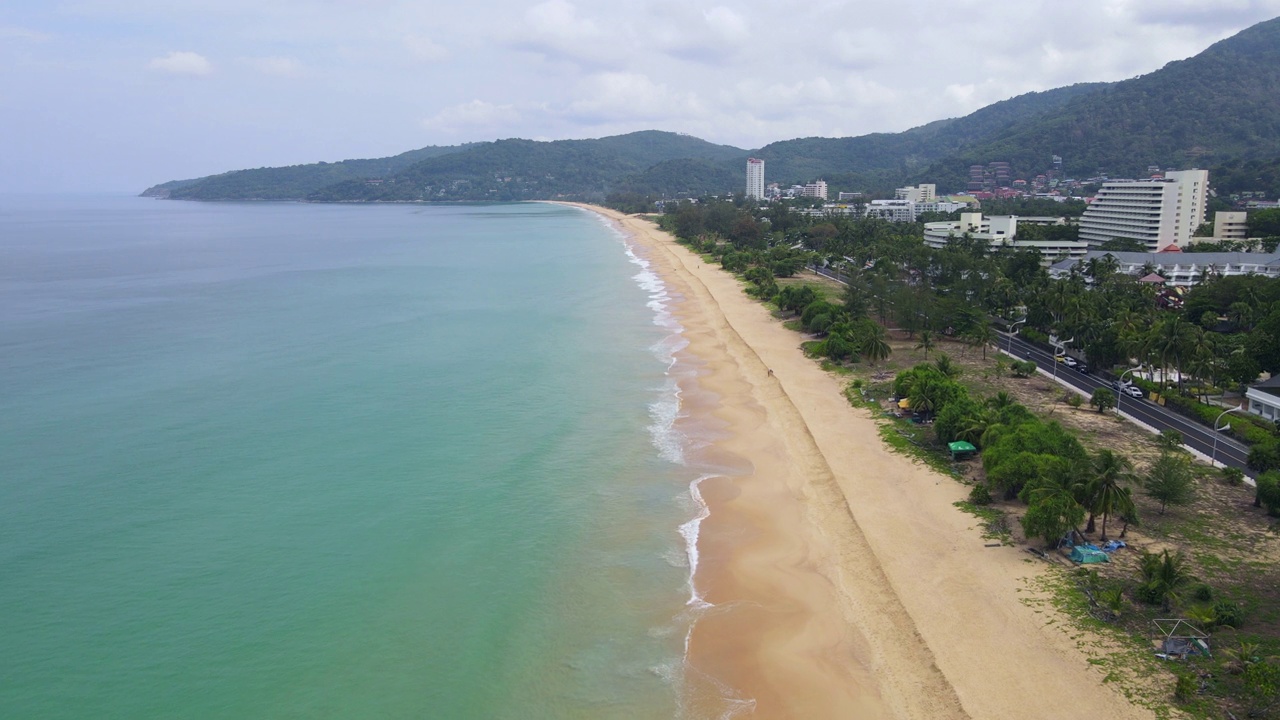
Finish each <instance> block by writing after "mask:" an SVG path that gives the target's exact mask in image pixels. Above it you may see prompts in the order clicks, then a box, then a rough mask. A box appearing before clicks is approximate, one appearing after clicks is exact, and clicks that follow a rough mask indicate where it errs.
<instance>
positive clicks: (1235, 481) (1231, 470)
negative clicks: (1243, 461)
mask: <svg viewBox="0 0 1280 720" xmlns="http://www.w3.org/2000/svg"><path fill="white" fill-rule="evenodd" d="M1222 479H1223V481H1224V482H1226V483H1227V484H1228V485H1234V486H1239V485H1241V484H1242V483H1244V471H1243V470H1241V469H1240V468H1237V467H1224V468H1222Z"/></svg>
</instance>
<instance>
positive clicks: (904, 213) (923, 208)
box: [866, 185, 977, 222]
mask: <svg viewBox="0 0 1280 720" xmlns="http://www.w3.org/2000/svg"><path fill="white" fill-rule="evenodd" d="M936 187H937V186H936V185H918V186H916V187H904V188H898V189H897V190H896V191H894V196H895V197H894V199H893V200H872V201H871V202H870V203H868V204H867V209H866V215H867V217H872V218H879V219H881V220H889V221H892V222H915V221H916V220H919V219H920V216H921V215H922V214H924V213H927V212H932V213H952V212H955V211H957V210H965V209H968V208H969V206H970V202H972V203H973V204H976V203H977V201H976V200H974V199H973V198H968V197H966V198H963V199H961V198H951V197H947V198H945V199H939V198H938V196H937V191H936Z"/></svg>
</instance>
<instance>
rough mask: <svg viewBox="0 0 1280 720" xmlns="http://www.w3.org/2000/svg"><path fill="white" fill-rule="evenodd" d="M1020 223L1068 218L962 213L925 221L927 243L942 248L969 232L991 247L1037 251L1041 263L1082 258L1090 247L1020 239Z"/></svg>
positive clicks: (1061, 222)
mask: <svg viewBox="0 0 1280 720" xmlns="http://www.w3.org/2000/svg"><path fill="white" fill-rule="evenodd" d="M1018 223H1024V224H1031V225H1064V224H1066V220H1065V219H1064V218H1060V217H1018V216H1016V215H1003V216H996V217H983V216H982V213H961V214H960V219H959V220H952V221H944V222H931V223H925V224H924V242H925V244H926V245H928V246H929V247H931V248H934V249H942V248H944V247H946V246H947V245H948V244H950V243H951V242H952V241H954V240H955V239H957V238H962V237H964V236H966V235H967V236H969V237H970V238H972V239H974V240H979V241H982V242H985V243H987V245H988V247H990V248H991V249H992V250H998V249H1000V248H1014V249H1024V250H1026V249H1030V250H1035V251H1037V252H1039V253H1040V256H1041V262H1042V263H1044V264H1046V265H1048V264H1049V263H1052V262H1054V261H1056V260H1060V259H1063V258H1082V257H1084V256H1085V253H1087V252H1088V250H1089V247H1088V245H1086V244H1085V243H1083V242H1079V241H1073V240H1028V239H1021V240H1020V239H1018ZM1055 267H1056V266H1055Z"/></svg>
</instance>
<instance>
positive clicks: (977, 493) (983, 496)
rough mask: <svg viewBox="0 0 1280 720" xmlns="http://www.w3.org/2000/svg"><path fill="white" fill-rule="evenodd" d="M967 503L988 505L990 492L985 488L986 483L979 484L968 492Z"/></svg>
mask: <svg viewBox="0 0 1280 720" xmlns="http://www.w3.org/2000/svg"><path fill="white" fill-rule="evenodd" d="M969 502H971V503H973V504H974V505H990V504H991V490H990V489H988V488H987V484H986V483H979V484H977V485H974V486H973V489H972V490H970V491H969Z"/></svg>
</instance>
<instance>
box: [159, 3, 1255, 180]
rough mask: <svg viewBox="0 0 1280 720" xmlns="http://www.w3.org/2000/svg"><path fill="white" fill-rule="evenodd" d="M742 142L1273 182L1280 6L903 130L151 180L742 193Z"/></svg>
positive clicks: (456, 153) (563, 146) (940, 170)
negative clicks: (1128, 73)
mask: <svg viewBox="0 0 1280 720" xmlns="http://www.w3.org/2000/svg"><path fill="white" fill-rule="evenodd" d="M748 155H754V156H756V157H760V158H763V159H764V160H765V161H766V163H767V165H766V179H767V180H768V181H769V182H778V183H781V184H784V185H790V184H793V183H801V182H808V181H812V180H814V179H818V178H825V179H826V180H827V181H828V183H829V184H831V185H834V186H837V187H849V188H853V189H859V190H869V191H886V190H890V189H892V188H894V187H897V186H900V185H902V184H905V183H908V182H932V183H936V184H937V185H938V186H939V189H941V190H943V191H955V190H959V189H962V188H963V187H964V185H965V183H966V182H967V176H968V168H969V166H970V165H973V164H987V163H989V162H993V161H1004V162H1009V163H1010V164H1011V166H1012V171H1013V175H1014V177H1019V176H1022V177H1028V176H1031V175H1034V174H1036V173H1039V172H1042V171H1043V170H1045V169H1046V168H1047V167H1048V165H1049V162H1050V159H1051V157H1052V156H1053V155H1060V156H1062V158H1063V160H1064V170H1065V172H1066V174H1067V175H1069V176H1075V177H1077V178H1083V177H1091V176H1093V175H1096V174H1098V173H1099V172H1105V173H1108V174H1110V175H1111V176H1115V177H1123V176H1127V177H1136V176H1140V175H1144V174H1146V169H1147V167H1148V166H1150V165H1158V166H1160V167H1177V168H1189V167H1193V166H1194V167H1203V168H1208V169H1209V170H1210V172H1211V177H1212V178H1214V183H1215V187H1217V188H1219V189H1221V190H1223V191H1227V192H1230V191H1235V190H1264V191H1267V192H1269V193H1272V194H1280V18H1278V19H1275V20H1269V21H1267V22H1264V23H1260V24H1258V25H1255V26H1253V27H1251V28H1248V29H1246V30H1244V31H1242V32H1240V33H1239V34H1237V35H1235V36H1234V37H1231V38H1228V39H1226V40H1223V41H1221V42H1219V43H1216V44H1214V45H1213V46H1212V47H1210V48H1208V49H1207V50H1205V51H1204V52H1202V53H1200V54H1199V55H1197V56H1195V57H1193V58H1190V59H1187V60H1180V61H1177V62H1173V63H1169V64H1168V65H1166V66H1165V67H1163V68H1161V69H1160V70H1157V71H1155V72H1152V73H1149V74H1147V75H1143V76H1141V77H1137V78H1133V79H1131V80H1125V81H1123V82H1118V83H1086V84H1079V85H1072V86H1070V87H1064V88H1058V89H1056V90H1049V91H1046V92H1038V93H1027V94H1025V95H1021V96H1018V97H1015V98H1011V99H1009V100H1005V101H1003V102H998V103H995V104H993V105H990V106H988V107H985V108H982V109H981V110H978V111H976V112H974V113H972V114H970V115H967V116H965V117H962V118H954V119H948V120H939V121H937V122H933V123H929V124H927V125H923V126H921V127H917V128H913V129H911V130H907V131H905V132H901V133H875V134H871V135H863V136H860V137H849V138H801V139H796V140H787V141H782V142H776V143H772V144H770V145H766V146H765V147H763V148H760V149H759V150H755V151H752V152H750V153H748V152H747V151H745V150H741V149H739V148H735V147H730V146H726V145H714V144H712V143H709V142H706V141H703V140H699V139H698V138H694V137H690V136H687V135H678V134H675V133H668V132H658V131H644V132H636V133H630V134H626V135H618V136H614V137H607V138H601V139H597V140H559V141H555V142H535V141H532V140H519V139H511V140H499V141H496V142H487V143H475V144H472V145H468V146H458V147H431V148H423V149H421V150H414V151H412V152H409V153H404V154H403V155H397V156H395V157H393V158H382V159H379V160H347V161H344V162H341V163H331V164H326V163H318V164H313V165H298V166H293V167H287V168H260V169H257V170H241V171H237V172H231V173H224V174H222V175H214V176H211V177H207V178H198V179H195V180H183V181H175V182H171V183H165V184H163V185H158V186H156V187H154V188H151V189H149V190H148V191H147V193H146V194H152V195H158V196H167V197H173V198H180V199H208V200H213V199H249V198H260V199H308V200H314V201H421V200H492V201H510V200H534V199H550V198H574V199H597V200H598V199H601V198H603V197H604V196H606V195H607V194H610V193H619V192H621V193H628V194H652V195H669V196H678V195H685V194H691V195H698V194H705V193H723V192H739V191H741V189H742V186H743V182H744V167H743V163H744V161H745V159H746V158H747V157H748Z"/></svg>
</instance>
